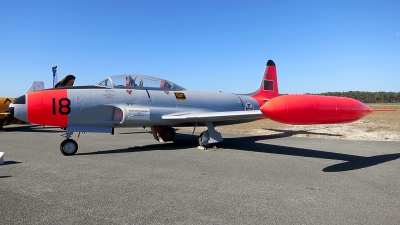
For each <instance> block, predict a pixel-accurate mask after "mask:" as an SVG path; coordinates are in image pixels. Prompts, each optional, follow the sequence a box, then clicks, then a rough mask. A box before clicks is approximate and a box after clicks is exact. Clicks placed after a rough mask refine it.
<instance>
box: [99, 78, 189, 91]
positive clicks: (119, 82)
mask: <svg viewBox="0 0 400 225" xmlns="http://www.w3.org/2000/svg"><path fill="white" fill-rule="evenodd" d="M96 86H101V87H108V88H125V89H127V88H128V89H130V88H138V89H140V88H145V89H149V88H150V89H168V90H174V91H182V90H185V89H184V88H183V87H181V86H179V85H177V84H175V83H172V82H171V81H168V80H165V79H161V78H157V77H151V76H146V75H136V74H125V75H116V76H111V77H107V78H106V79H104V80H102V81H101V82H99V83H98V84H96Z"/></svg>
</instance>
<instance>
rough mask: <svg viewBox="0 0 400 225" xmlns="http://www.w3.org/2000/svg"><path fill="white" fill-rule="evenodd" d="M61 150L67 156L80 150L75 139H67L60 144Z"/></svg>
mask: <svg viewBox="0 0 400 225" xmlns="http://www.w3.org/2000/svg"><path fill="white" fill-rule="evenodd" d="M60 151H61V153H62V154H63V155H65V156H70V155H74V154H75V153H76V152H77V151H78V143H76V141H75V140H73V139H69V138H68V139H65V140H64V141H63V142H61V144H60Z"/></svg>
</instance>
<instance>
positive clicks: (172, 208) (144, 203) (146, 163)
mask: <svg viewBox="0 0 400 225" xmlns="http://www.w3.org/2000/svg"><path fill="white" fill-rule="evenodd" d="M115 131H116V134H115V135H114V136H112V135H110V134H99V133H85V134H81V135H80V137H79V140H78V144H79V150H78V152H77V154H76V155H74V156H63V155H62V154H61V152H60V150H59V145H60V143H61V141H62V140H63V138H62V137H60V135H61V134H62V133H63V132H62V131H61V130H60V129H57V128H42V127H33V126H29V125H23V126H17V125H16V126H9V127H5V128H4V131H1V132H0V141H1V145H0V152H5V155H4V159H5V164H4V165H0V223H1V224H18V223H20V224H50V223H52V224H53V223H57V224H400V190H399V189H400V179H399V177H400V160H399V158H400V142H388V141H385V142H381V141H357V140H337V139H336V140H335V139H313V138H295V137H278V136H243V135H241V136H240V135H228V134H223V137H224V142H223V143H221V144H220V145H219V148H218V149H217V150H199V149H197V144H196V143H197V136H191V134H190V133H179V131H178V134H177V136H176V141H175V142H174V143H158V142H156V141H155V140H154V139H153V137H152V135H151V134H150V133H149V129H145V130H143V129H129V128H126V129H116V130H115ZM74 138H76V135H74Z"/></svg>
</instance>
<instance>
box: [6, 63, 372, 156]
mask: <svg viewBox="0 0 400 225" xmlns="http://www.w3.org/2000/svg"><path fill="white" fill-rule="evenodd" d="M372 111H373V110H372V109H371V108H370V107H368V106H366V105H364V104H363V103H361V102H359V101H357V100H355V99H351V98H344V97H331V96H315V95H282V96H279V94H278V83H277V75H276V66H275V63H274V62H273V61H272V60H269V61H268V62H267V67H266V70H265V73H264V76H263V78H262V80H261V83H260V86H259V88H258V90H256V91H255V92H253V93H251V94H244V95H239V94H228V93H223V92H205V91H191V90H187V89H185V88H183V87H181V86H179V85H177V84H175V83H173V82H171V81H168V80H165V79H160V78H156V77H150V76H143V75H133V74H127V75H118V76H111V77H108V78H106V79H104V80H102V81H101V82H99V83H98V84H96V85H93V86H74V87H62V88H55V89H47V90H43V91H38V92H32V93H27V94H25V95H23V96H21V97H19V98H17V99H15V101H14V102H13V103H12V104H11V105H10V113H11V114H12V115H13V116H14V117H16V118H18V119H21V120H23V121H26V122H28V123H33V124H40V125H45V126H57V127H61V128H64V129H65V131H66V132H65V134H64V135H63V136H64V137H65V138H66V139H65V140H64V141H63V142H62V143H61V145H60V150H61V152H62V154H64V155H73V154H75V153H76V152H77V150H78V144H77V142H76V141H75V140H73V139H71V136H72V134H73V132H103V133H111V134H113V133H114V128H117V127H151V131H152V133H153V136H154V138H155V139H156V140H158V141H164V142H166V141H173V140H174V136H175V130H174V127H178V126H196V124H203V125H205V126H206V127H207V130H206V131H204V132H203V133H201V134H200V137H199V145H200V146H209V145H213V144H215V143H218V142H221V141H222V140H223V139H222V136H221V134H220V133H219V132H217V131H216V130H215V126H217V125H221V124H236V123H244V122H250V121H254V120H257V119H262V118H270V119H272V120H275V121H278V122H282V123H288V124H322V123H326V124H328V123H346V122H353V121H356V120H358V119H360V118H362V117H364V116H365V115H367V114H368V113H370V112H372Z"/></svg>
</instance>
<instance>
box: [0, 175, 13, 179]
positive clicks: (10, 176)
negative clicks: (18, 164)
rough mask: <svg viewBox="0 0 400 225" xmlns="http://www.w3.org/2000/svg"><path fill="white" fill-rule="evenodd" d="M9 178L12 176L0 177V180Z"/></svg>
mask: <svg viewBox="0 0 400 225" xmlns="http://www.w3.org/2000/svg"><path fill="white" fill-rule="evenodd" d="M10 177H12V176H0V179H1V178H10Z"/></svg>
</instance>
